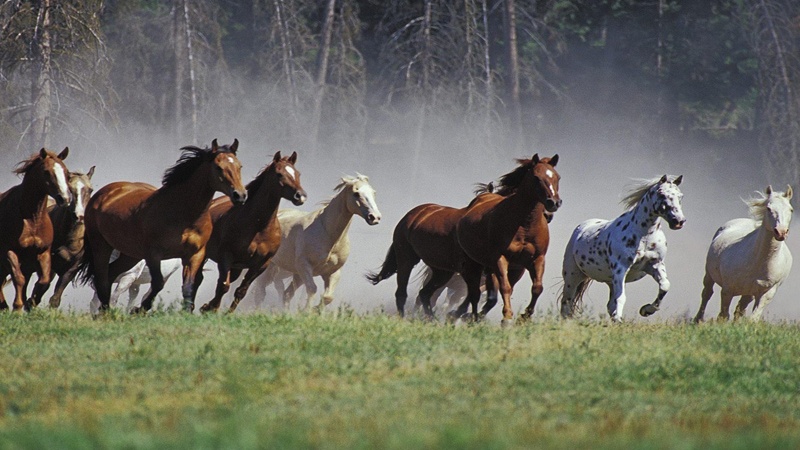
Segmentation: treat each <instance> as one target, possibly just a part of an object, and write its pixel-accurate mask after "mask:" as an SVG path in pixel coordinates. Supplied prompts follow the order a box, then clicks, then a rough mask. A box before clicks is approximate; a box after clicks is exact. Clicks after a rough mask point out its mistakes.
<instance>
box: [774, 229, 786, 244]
mask: <svg viewBox="0 0 800 450" xmlns="http://www.w3.org/2000/svg"><path fill="white" fill-rule="evenodd" d="M788 235H789V230H788V229H786V228H776V229H775V240H776V241H780V242H783V241H785V240H786V236H788Z"/></svg>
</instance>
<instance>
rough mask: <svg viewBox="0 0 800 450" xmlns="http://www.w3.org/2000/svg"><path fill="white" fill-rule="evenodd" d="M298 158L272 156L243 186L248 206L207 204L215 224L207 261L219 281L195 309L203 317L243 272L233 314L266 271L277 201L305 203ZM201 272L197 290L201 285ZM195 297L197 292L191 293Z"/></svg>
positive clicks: (274, 240) (275, 243)
mask: <svg viewBox="0 0 800 450" xmlns="http://www.w3.org/2000/svg"><path fill="white" fill-rule="evenodd" d="M295 162H297V152H294V153H292V156H290V157H288V158H287V157H282V156H281V152H277V153H275V156H274V157H273V158H272V162H271V163H270V164H269V165H268V166H267V167H265V168H264V169H263V170H262V171H261V173H259V174H258V176H257V177H256V178H255V179H254V180H253V181H251V182H250V183H248V185H247V201H246V202H245V203H244V204H243V205H236V206H234V205H233V204H231V201H230V200H228V199H227V198H226V197H221V198H218V199H216V200H214V201H213V202H212V203H211V209H210V211H211V221H212V222H213V224H214V228H213V231H212V233H211V239H210V240H209V241H208V246H207V247H206V256H207V257H208V258H210V259H212V260H214V261H215V262H216V263H217V270H218V271H219V277H218V278H217V289H216V291H215V293H214V298H213V299H212V300H211V301H210V302H208V303H206V304H205V305H203V306H202V307H201V308H200V311H202V312H208V311H216V310H217V309H219V305H220V303H221V301H222V296H224V295H225V294H226V293H227V292H228V289H230V286H231V282H233V281H236V279H237V278H239V275H241V273H242V271H243V270H245V269H247V273H246V274H245V275H244V279H243V280H242V284H241V285H239V287H238V288H237V289H236V291H235V292H234V298H233V303H231V306H230V309H229V311H228V312H233V311H235V310H236V307H237V306H238V305H239V302H240V301H241V300H242V298H244V296H245V294H247V289H248V288H249V287H250V284H251V283H252V282H253V280H254V279H255V278H256V277H257V276H259V275H261V274H262V273H263V272H264V270H266V268H267V264H269V262H270V260H271V259H272V257H273V256H275V252H277V251H278V247H279V246H280V244H281V226H280V223H279V222H278V218H277V215H278V205H279V204H280V201H281V199H282V198H285V199H287V200H291V202H292V203H293V204H294V205H296V206H299V205H302V204H303V203H305V201H306V191H304V190H303V187H302V186H301V185H300V172H299V171H298V170H297V169H295V167H294V164H295ZM202 278H203V275H202V272H201V273H200V274H199V275H198V277H197V280H196V284H197V285H199V284H200V281H201V280H202ZM195 292H196V291H195Z"/></svg>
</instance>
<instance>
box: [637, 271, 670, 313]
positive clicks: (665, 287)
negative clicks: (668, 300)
mask: <svg viewBox="0 0 800 450" xmlns="http://www.w3.org/2000/svg"><path fill="white" fill-rule="evenodd" d="M645 272H647V273H648V274H649V275H650V276H651V277H653V279H654V280H656V283H658V297H656V300H655V301H654V302H653V303H649V304H647V305H644V306H642V307H641V308H640V309H639V314H640V315H641V316H642V317H649V316H652V315H653V314H655V312H656V311H658V308H660V307H661V300H663V299H664V296H665V295H667V292H669V286H670V283H669V279H667V267H666V266H665V265H664V263H663V262H662V261H658V262H657V263H656V264H654V265H652V266H649V267H647V268H645Z"/></svg>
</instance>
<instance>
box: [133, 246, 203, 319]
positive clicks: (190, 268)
mask: <svg viewBox="0 0 800 450" xmlns="http://www.w3.org/2000/svg"><path fill="white" fill-rule="evenodd" d="M205 261H206V249H205V247H203V248H201V249H200V250H198V251H197V253H195V254H193V255H192V256H190V257H189V258H183V259H182V261H181V262H182V263H183V273H182V275H183V283H182V285H181V294H182V297H183V305H182V306H183V310H184V311H186V312H188V313H192V312H194V300H195V297H196V296H197V288H199V287H200V281H202V279H203V274H202V271H203V264H205ZM147 267H150V265H149V264H148V265H147ZM151 270H152V269H151ZM158 273H159V275H160V274H161V265H160V264H159V267H158ZM198 274H199V276H200V281H197V280H196V278H197V277H198ZM150 288H151V290H155V286H154V285H153V284H152V283H151V284H150ZM160 290H161V288H159V289H158V291H160ZM158 291H156V292H155V294H153V297H155V296H156V295H158Z"/></svg>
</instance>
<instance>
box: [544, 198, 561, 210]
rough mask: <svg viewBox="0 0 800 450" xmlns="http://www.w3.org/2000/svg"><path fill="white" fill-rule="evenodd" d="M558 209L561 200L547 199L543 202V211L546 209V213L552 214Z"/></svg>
mask: <svg viewBox="0 0 800 450" xmlns="http://www.w3.org/2000/svg"><path fill="white" fill-rule="evenodd" d="M560 207H561V199H558V200H554V199H552V198H548V199H547V200H545V202H544V209H546V210H547V212H551V213H554V212H556V211H558V208H560Z"/></svg>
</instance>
